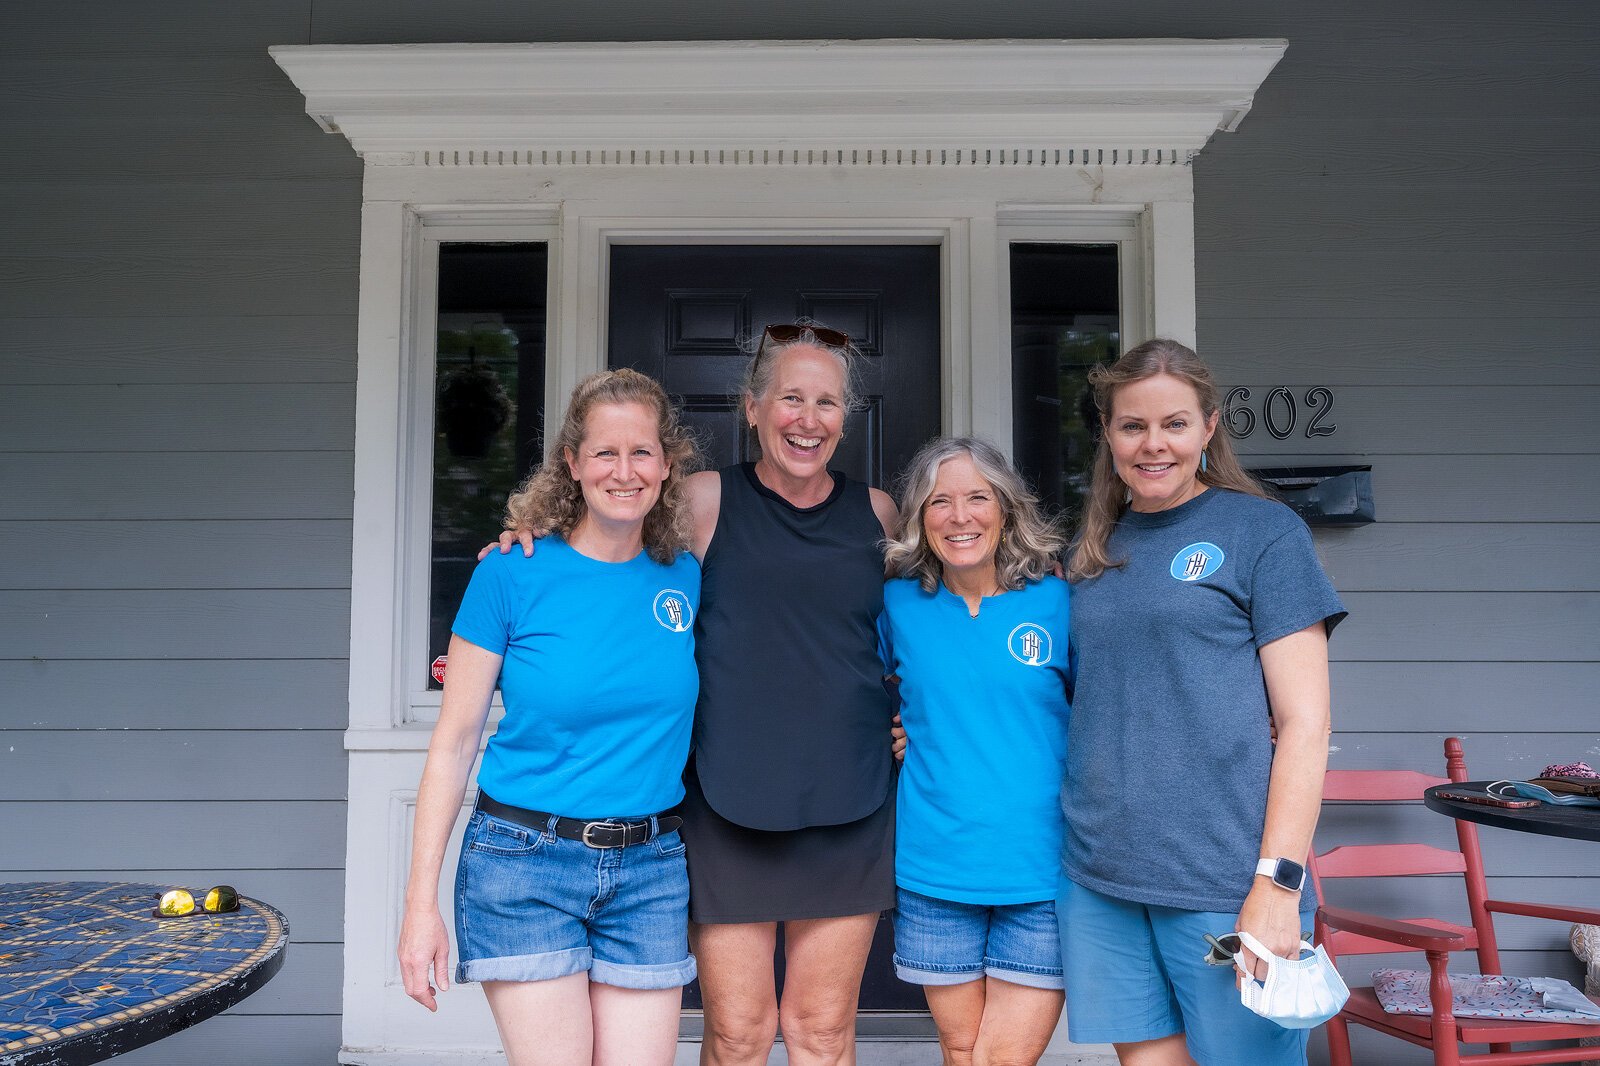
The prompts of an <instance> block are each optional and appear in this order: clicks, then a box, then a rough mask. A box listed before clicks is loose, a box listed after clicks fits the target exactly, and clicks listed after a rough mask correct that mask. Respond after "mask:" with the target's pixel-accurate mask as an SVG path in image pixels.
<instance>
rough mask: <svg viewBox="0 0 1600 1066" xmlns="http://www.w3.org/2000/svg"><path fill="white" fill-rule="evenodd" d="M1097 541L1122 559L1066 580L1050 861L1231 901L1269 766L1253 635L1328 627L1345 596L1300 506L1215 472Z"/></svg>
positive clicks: (1259, 821) (1142, 893) (1307, 897)
mask: <svg viewBox="0 0 1600 1066" xmlns="http://www.w3.org/2000/svg"><path fill="white" fill-rule="evenodd" d="M1107 546H1108V549H1109V553H1110V557H1111V559H1112V560H1113V561H1116V560H1119V559H1125V560H1126V562H1125V563H1124V565H1122V566H1120V567H1117V568H1114V569H1108V570H1106V571H1105V572H1104V573H1103V574H1101V575H1100V576H1099V577H1097V578H1093V579H1092V580H1087V581H1079V582H1077V583H1076V584H1075V585H1074V586H1073V589H1072V646H1073V656H1074V662H1075V665H1076V668H1077V677H1076V688H1075V690H1074V692H1075V696H1076V698H1075V700H1074V703H1073V714H1072V726H1071V729H1070V733H1069V738H1068V739H1069V743H1068V749H1067V773H1066V780H1065V783H1064V784H1063V786H1062V789H1061V803H1062V806H1063V807H1064V808H1065V810H1066V812H1067V835H1066V847H1065V848H1064V849H1063V851H1062V865H1063V869H1064V870H1065V872H1066V874H1067V876H1068V877H1071V878H1072V879H1073V880H1074V881H1076V882H1077V883H1079V884H1081V885H1083V886H1085V887H1086V888H1090V889H1093V890H1094V891H1096V892H1100V893H1103V894H1105V895H1108V896H1114V897H1116V898H1119V899H1126V900H1133V901H1135V902H1139V903H1148V904H1155V905H1158V906H1165V907H1180V908H1183V909H1185V910H1195V911H1237V910H1238V909H1239V908H1240V906H1242V905H1243V903H1244V898H1245V896H1246V895H1247V894H1248V893H1249V891H1250V888H1251V886H1252V884H1253V882H1254V878H1255V868H1256V859H1257V857H1258V856H1259V853H1260V849H1261V833H1262V829H1263V827H1264V825H1265V822H1266V809H1267V783H1268V777H1269V775H1270V773H1271V770H1272V743H1271V734H1270V727H1269V724H1268V721H1267V690H1266V681H1265V679H1264V678H1263V676H1262V672H1261V657H1260V655H1259V651H1260V648H1261V647H1262V645H1264V644H1270V643H1271V642H1272V641H1274V640H1277V639H1279V638H1280V637H1285V636H1288V635H1289V634H1291V633H1298V632H1299V631H1300V630H1302V629H1305V628H1306V627H1307V626H1310V625H1312V624H1314V623H1316V622H1322V621H1326V623H1327V626H1328V629H1329V631H1330V632H1331V631H1332V629H1333V627H1334V626H1335V625H1337V624H1338V622H1339V621H1340V620H1341V619H1343V618H1344V616H1345V609H1344V605H1343V604H1342V603H1340V602H1339V596H1338V594H1337V593H1336V592H1334V590H1333V586H1332V585H1331V584H1329V583H1328V578H1327V576H1326V575H1325V574H1324V573H1323V572H1322V565H1321V563H1319V562H1318V560H1317V553H1316V549H1315V547H1314V546H1313V544H1312V541H1311V532H1310V530H1308V529H1307V528H1306V524H1305V523H1304V522H1302V521H1301V520H1300V518H1299V516H1297V515H1296V514H1295V513H1294V512H1293V511H1291V510H1289V508H1287V507H1285V506H1284V505H1283V504H1281V503H1277V502H1275V501H1272V500H1264V499H1260V498H1258V497H1255V496H1248V495H1245V494H1243V493H1238V492H1231V491H1229V490H1227V489H1217V488H1213V489H1208V490H1207V491H1205V492H1202V493H1201V494H1200V495H1199V496H1196V497H1195V498H1194V499H1192V500H1190V501H1188V502H1187V503H1184V504H1181V505H1180V506H1178V507H1174V508H1172V509H1171V510H1168V511H1159V512H1156V513H1154V514H1139V513H1136V512H1132V511H1129V512H1127V513H1126V514H1124V515H1123V517H1122V519H1121V520H1120V521H1119V522H1118V523H1117V527H1116V529H1115V530H1114V531H1113V532H1112V534H1111V537H1110V539H1109V541H1108V545H1107ZM1283 858H1288V859H1294V860H1296V861H1300V860H1302V859H1303V858H1304V856H1300V855H1286V856H1283ZM1313 897H1314V893H1312V892H1311V891H1309V888H1308V889H1307V890H1306V891H1304V892H1303V893H1302V895H1301V906H1302V909H1303V910H1310V909H1311V908H1312V906H1313V905H1314V902H1315V901H1314V898H1313Z"/></svg>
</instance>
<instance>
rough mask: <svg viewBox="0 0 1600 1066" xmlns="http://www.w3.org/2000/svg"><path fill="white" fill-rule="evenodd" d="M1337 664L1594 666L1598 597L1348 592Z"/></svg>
mask: <svg viewBox="0 0 1600 1066" xmlns="http://www.w3.org/2000/svg"><path fill="white" fill-rule="evenodd" d="M1342 598H1343V599H1344V602H1345V605H1346V606H1347V607H1349V608H1350V617H1349V619H1347V620H1346V621H1345V622H1344V623H1343V624H1342V625H1341V626H1340V627H1339V628H1338V630H1337V631H1336V632H1335V633H1334V635H1333V640H1332V642H1331V643H1330V644H1329V654H1330V655H1331V657H1332V658H1334V659H1335V660H1339V661H1353V660H1359V661H1391V662H1395V661H1408V662H1409V661H1416V660H1437V661H1441V662H1476V661H1486V662H1492V661H1502V662H1516V661H1518V660H1535V661H1546V662H1594V661H1596V660H1597V659H1600V645H1597V643H1596V641H1595V632H1596V626H1597V624H1600V593H1593V592H1351V593H1346V594H1344V595H1343V597H1342Z"/></svg>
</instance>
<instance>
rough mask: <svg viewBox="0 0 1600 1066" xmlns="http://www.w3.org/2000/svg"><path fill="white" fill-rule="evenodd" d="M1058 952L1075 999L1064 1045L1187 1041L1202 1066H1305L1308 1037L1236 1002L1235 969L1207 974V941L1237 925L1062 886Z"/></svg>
mask: <svg viewBox="0 0 1600 1066" xmlns="http://www.w3.org/2000/svg"><path fill="white" fill-rule="evenodd" d="M1056 908H1057V914H1058V915H1059V916H1060V921H1061V950H1062V955H1063V958H1064V961H1065V963H1066V971H1067V975H1068V981H1069V982H1070V984H1071V985H1072V990H1073V992H1072V995H1070V996H1068V997H1067V1039H1069V1040H1071V1041H1072V1042H1073V1043H1075V1044H1113V1043H1114V1044H1123V1043H1129V1044H1131V1043H1137V1042H1139V1041H1142V1040H1157V1039H1160V1038H1161V1037H1164V1036H1172V1035H1174V1034H1176V1033H1182V1034H1183V1037H1184V1043H1185V1044H1186V1045H1187V1046H1188V1049H1189V1054H1190V1056H1191V1057H1192V1058H1193V1059H1194V1061H1195V1062H1197V1063H1199V1064H1200V1066H1232V1064H1234V1063H1240V1062H1248V1063H1250V1064H1251V1066H1305V1061H1306V1043H1307V1040H1308V1039H1309V1034H1310V1032H1311V1030H1309V1029H1285V1028H1283V1027H1282V1026H1280V1025H1278V1024H1277V1023H1276V1022H1270V1021H1268V1020H1267V1019H1265V1018H1262V1017H1260V1016H1259V1015H1256V1014H1253V1013H1251V1012H1250V1010H1248V1009H1247V1008H1246V1007H1245V1006H1244V1005H1243V1004H1241V1003H1240V1002H1239V988H1238V986H1237V985H1236V984H1235V983H1234V979H1233V975H1234V968H1233V967H1232V966H1207V965H1206V964H1205V961H1204V959H1205V955H1206V949H1207V944H1206V941H1205V934H1207V933H1210V934H1211V935H1212V936H1221V935H1222V934H1223V933H1231V932H1233V931H1234V929H1235V928H1236V927H1237V925H1238V921H1239V915H1238V914H1237V913H1229V912H1222V911H1188V910H1181V909H1179V908H1177V907H1158V906H1156V905H1154V904H1145V903H1135V902H1133V901H1132V900H1126V899H1117V898H1116V897H1114V896H1107V895H1105V894H1103V893H1100V892H1096V891H1094V890H1093V889H1090V888H1085V887H1083V886H1082V885H1080V884H1078V883H1077V882H1076V881H1073V880H1072V879H1070V878H1067V877H1063V878H1062V879H1061V885H1060V890H1059V892H1058V894H1057V896H1056Z"/></svg>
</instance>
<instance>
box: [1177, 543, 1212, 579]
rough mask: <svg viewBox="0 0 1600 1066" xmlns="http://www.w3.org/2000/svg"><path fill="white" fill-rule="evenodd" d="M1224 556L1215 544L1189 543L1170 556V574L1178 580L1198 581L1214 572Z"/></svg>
mask: <svg viewBox="0 0 1600 1066" xmlns="http://www.w3.org/2000/svg"><path fill="white" fill-rule="evenodd" d="M1224 558H1225V556H1224V555H1223V554H1222V549H1221V548H1219V547H1217V546H1216V545H1215V544H1211V543H1209V542H1207V541H1201V542H1200V543H1199V544H1191V545H1189V546H1188V547H1187V548H1185V549H1183V550H1182V551H1180V552H1179V553H1178V554H1177V555H1174V556H1173V557H1172V576H1173V577H1175V578H1177V579H1178V580H1179V581H1199V580H1200V579H1201V578H1205V577H1210V576H1211V575H1212V574H1214V573H1216V572H1217V568H1218V567H1220V566H1221V565H1222V560H1223V559H1224Z"/></svg>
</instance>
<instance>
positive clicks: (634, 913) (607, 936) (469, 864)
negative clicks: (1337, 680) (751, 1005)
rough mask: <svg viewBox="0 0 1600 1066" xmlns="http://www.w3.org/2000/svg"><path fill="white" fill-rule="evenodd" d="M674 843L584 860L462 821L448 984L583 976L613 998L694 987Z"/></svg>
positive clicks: (569, 844)
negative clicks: (452, 974) (617, 992)
mask: <svg viewBox="0 0 1600 1066" xmlns="http://www.w3.org/2000/svg"><path fill="white" fill-rule="evenodd" d="M683 852H684V847H683V840H682V839H681V838H680V837H679V836H678V834H677V833H676V832H672V833H664V834H661V835H659V836H657V837H655V838H654V839H652V840H649V841H646V842H645V843H643V844H633V845H630V846H628V847H625V848H591V847H589V846H588V845H587V844H585V843H583V842H582V841H580V840H565V839H563V838H561V837H558V836H556V835H555V833H554V832H553V831H552V829H551V828H550V826H549V825H545V826H539V827H534V826H525V825H519V824H518V823H516V822H510V821H506V820H504V819H501V818H496V817H493V816H491V815H488V814H485V813H484V812H483V811H481V810H475V811H473V812H472V817H471V818H470V819H469V820H468V822H467V832H466V836H464V837H463V838H462V841H461V859H460V862H459V863H458V865H457V868H456V950H457V953H458V956H459V962H458V964H457V966H456V981H457V982H467V981H548V980H551V979H553V978H556V977H565V976H566V975H567V974H572V973H581V972H583V971H585V970H587V971H589V979H590V980H591V981H596V982H599V983H600V984H606V985H616V986H618V987H620V988H646V989H651V988H677V987H679V986H681V985H686V984H688V983H689V982H690V981H693V980H694V975H695V967H694V957H693V956H692V955H690V954H689V925H688V923H689V874H688V871H687V869H686V868H685V866H684V861H683Z"/></svg>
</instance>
